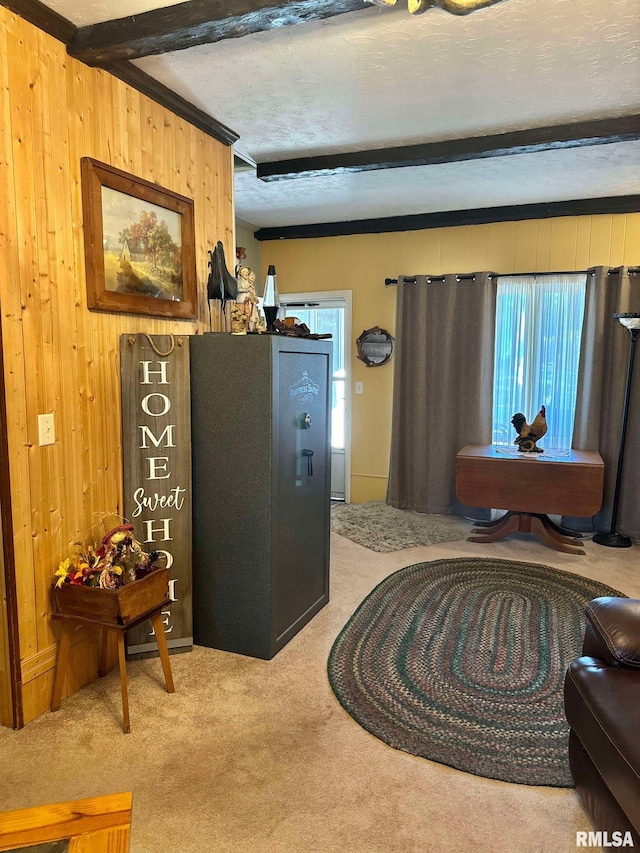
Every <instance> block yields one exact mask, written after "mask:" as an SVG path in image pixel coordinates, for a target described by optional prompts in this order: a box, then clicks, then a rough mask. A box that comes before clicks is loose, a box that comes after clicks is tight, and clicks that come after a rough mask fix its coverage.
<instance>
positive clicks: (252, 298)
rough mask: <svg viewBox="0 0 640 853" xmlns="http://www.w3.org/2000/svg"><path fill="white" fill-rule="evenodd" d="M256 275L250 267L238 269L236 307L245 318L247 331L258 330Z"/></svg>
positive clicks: (258, 313) (258, 314)
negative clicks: (238, 307) (237, 306)
mask: <svg viewBox="0 0 640 853" xmlns="http://www.w3.org/2000/svg"><path fill="white" fill-rule="evenodd" d="M255 281H256V274H255V273H254V271H253V270H252V269H251V267H247V266H240V267H238V299H237V302H238V305H239V306H240V308H241V309H242V311H243V312H244V314H245V316H246V318H247V329H246V330H247V331H248V332H255V331H258V329H259V324H260V312H259V311H258V295H257V293H256V289H255V287H254V285H255Z"/></svg>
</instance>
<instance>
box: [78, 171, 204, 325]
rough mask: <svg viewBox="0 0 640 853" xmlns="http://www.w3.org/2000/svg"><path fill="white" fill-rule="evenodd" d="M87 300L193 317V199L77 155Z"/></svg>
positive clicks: (92, 305)
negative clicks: (78, 160)
mask: <svg viewBox="0 0 640 853" xmlns="http://www.w3.org/2000/svg"><path fill="white" fill-rule="evenodd" d="M80 174H81V179H82V211H83V217H84V250H85V264H86V285H87V307H88V308H89V309H91V310H93V311H123V312H126V313H129V314H149V315H153V316H159V317H172V318H175V319H181V320H193V319H195V318H196V315H197V310H196V309H197V287H196V263H195V228H194V215H193V200H192V199H189V198H186V197H185V196H181V195H178V193H175V192H172V191H171V190H167V189H163V188H162V187H159V186H157V185H156V184H152V183H150V182H149V181H145V180H143V179H142V178H136V177H134V176H133V175H129V174H127V172H123V171H121V170H120V169H116V168H114V167H113V166H109V165H107V164H106V163H100V162H99V161H97V160H92V159H91V158H90V157H83V158H82V160H81V161H80Z"/></svg>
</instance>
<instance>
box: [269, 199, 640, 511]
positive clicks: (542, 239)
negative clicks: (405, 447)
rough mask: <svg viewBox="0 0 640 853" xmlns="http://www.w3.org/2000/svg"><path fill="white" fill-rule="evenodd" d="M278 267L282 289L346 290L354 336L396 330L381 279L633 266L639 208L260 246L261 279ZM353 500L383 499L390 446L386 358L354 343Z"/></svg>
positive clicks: (390, 295) (391, 301)
mask: <svg viewBox="0 0 640 853" xmlns="http://www.w3.org/2000/svg"><path fill="white" fill-rule="evenodd" d="M268 264H275V267H276V271H277V274H278V288H279V291H280V293H287V292H289V293H295V292H309V291H314V290H349V289H350V290H352V291H353V328H352V336H351V337H352V341H355V339H356V338H357V337H358V335H359V334H360V333H361V332H362V331H363V330H364V329H368V328H370V327H372V326H382V327H384V328H386V329H388V330H389V331H390V332H391V333H392V334H395V299H396V289H395V287H386V288H385V286H384V280H385V278H397V277H398V275H415V274H425V273H428V274H431V275H443V274H444V273H452V272H456V273H458V272H461V273H464V272H474V271H477V270H492V271H494V272H497V273H503V274H506V273H516V272H530V271H535V272H549V271H552V270H581V269H586V268H587V267H590V266H597V265H610V266H619V265H621V264H627V265H629V266H635V265H638V264H640V213H633V214H626V215H625V214H621V215H615V216H580V217H559V218H557V219H540V220H532V221H525V222H496V223H491V224H488V225H469V226H460V227H457V228H434V229H430V230H426V231H408V232H402V233H391V234H364V235H355V236H348V237H323V238H316V239H305V240H275V241H268V242H264V243H263V244H262V275H263V277H264V275H265V274H266V269H267V265H268ZM352 365H353V375H352V377H351V378H352V383H353V382H355V381H356V380H360V381H363V382H364V394H363V395H362V396H360V395H358V396H355V395H354V394H353V386H352V397H351V400H352V420H351V424H352V439H351V471H352V474H351V500H352V501H354V502H356V503H357V502H362V501H367V500H384V498H385V495H386V489H387V477H388V467H389V448H390V442H391V399H392V381H393V365H392V362H390V363H388V364H386V365H383V366H382V367H379V368H367V367H365V365H364V364H363V363H362V362H361V361H359V360H358V359H357V358H356V348H355V343H354V344H353V348H352Z"/></svg>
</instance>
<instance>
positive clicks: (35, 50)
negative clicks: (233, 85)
mask: <svg viewBox="0 0 640 853" xmlns="http://www.w3.org/2000/svg"><path fill="white" fill-rule="evenodd" d="M84 156H89V157H93V158H95V159H97V160H100V161H103V162H106V163H109V164H111V165H113V166H116V167H118V168H120V169H124V170H125V171H128V172H130V173H132V174H134V175H137V176H139V177H142V178H145V179H147V180H150V181H152V182H154V183H157V184H159V185H160V186H163V187H166V188H168V189H171V190H174V191H176V192H178V193H181V194H182V195H185V196H188V197H190V198H193V199H194V201H195V231H196V235H195V238H196V261H197V279H198V313H199V319H198V321H197V322H185V321H175V320H165V319H155V318H150V317H144V316H141V315H126V314H115V313H111V314H110V313H105V312H92V311H89V310H87V300H86V290H85V269H84V253H83V228H82V206H81V194H80V158H81V157H84ZM217 240H223V242H224V243H225V249H226V252H227V257H229V258H233V257H234V245H233V210H232V151H231V149H230V148H229V147H227V146H225V145H222V144H221V143H219V142H217V141H216V140H214V139H212V138H211V137H209V136H207V135H206V134H204V133H202V132H201V131H199V130H197V129H195V128H194V127H192V126H191V125H189V124H188V123H187V122H185V121H183V120H182V119H179V118H177V117H176V116H175V115H173V114H172V113H170V112H168V111H167V110H165V109H164V108H162V107H161V106H159V105H158V104H156V103H154V102H153V101H151V100H149V99H148V98H146V97H144V96H143V95H141V94H140V93H138V92H137V91H135V90H134V89H132V88H130V87H128V86H127V85H125V84H124V83H122V82H121V81H120V80H117V79H116V78H115V77H112V76H111V75H109V74H107V73H106V72H104V71H101V70H98V69H94V68H89V67H87V66H85V65H83V64H81V63H79V62H77V61H76V60H74V59H71V58H70V57H69V56H67V53H66V50H65V47H64V45H63V44H61V43H60V42H58V41H56V40H55V39H53V38H51V37H50V36H48V35H46V34H45V33H44V32H42V31H40V30H39V29H37V28H36V27H34V26H32V25H31V24H29V23H27V22H26V21H24V20H22V19H21V18H19V17H17V16H15V15H13V14H12V13H11V12H9V11H8V10H7V9H6V8H4V7H0V311H1V314H2V335H3V344H4V367H5V383H6V396H7V413H8V415H7V418H8V424H7V429H8V443H9V456H10V473H11V485H12V518H13V529H14V539H15V542H14V545H15V556H16V576H17V577H16V580H17V588H18V599H19V633H20V652H21V662H22V682H23V703H24V712H25V721H28V720H30V719H32V718H33V717H35V716H37V715H38V714H40V713H42V712H43V711H45V710H46V709H47V708H48V707H49V702H50V697H51V686H52V678H53V667H54V664H55V654H56V640H57V634H58V626H54V625H52V624H51V621H50V618H49V616H50V598H49V595H50V585H51V581H52V576H53V571H54V570H55V568H56V566H57V563H58V561H59V560H60V558H61V556H63V555H64V554H65V553H66V551H67V549H68V545H69V543H71V542H73V541H74V540H76V539H78V538H84V537H85V536H86V535H87V533H88V531H89V530H90V528H91V527H92V526H93V525H95V524H96V522H97V520H98V514H99V513H102V512H113V511H117V510H118V509H120V508H121V507H122V472H121V466H122V460H121V438H120V435H121V424H120V376H119V356H118V347H119V339H120V335H121V333H123V332H126V333H129V332H148V333H150V334H167V333H169V332H175V333H182V334H189V333H192V332H195V331H198V330H202V329H203V328H204V326H205V323H206V317H207V314H206V280H207V254H206V251H207V249H209V248H211V247H213V246H214V245H215V243H216V241H217ZM45 412H53V413H54V416H55V430H56V437H57V440H56V443H55V445H53V446H50V447H39V446H38V434H37V415H38V414H39V413H45ZM3 639H4V640H6V637H5V638H2V639H0V643H1V642H2V641H3ZM94 653H95V642H94V638H93V637H92V636H90V634H89V632H87V631H86V630H83V631H81V632H80V633H79V634H78V635H77V637H76V642H75V643H74V646H73V649H72V661H71V666H70V673H69V677H68V691H72V690H74V689H77V688H78V687H80V686H81V685H82V684H84V683H86V682H87V681H88V680H89V679H91V678H93V677H95V675H96V671H97V667H96V656H95V654H94ZM1 657H2V655H1V654H0V658H1Z"/></svg>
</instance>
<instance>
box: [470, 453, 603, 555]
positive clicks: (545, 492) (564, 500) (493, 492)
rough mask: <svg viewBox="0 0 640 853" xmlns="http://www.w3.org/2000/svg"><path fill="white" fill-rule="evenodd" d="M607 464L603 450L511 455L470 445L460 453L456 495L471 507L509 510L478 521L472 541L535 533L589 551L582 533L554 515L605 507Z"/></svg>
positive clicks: (559, 546) (564, 547)
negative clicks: (493, 517) (556, 519)
mask: <svg viewBox="0 0 640 853" xmlns="http://www.w3.org/2000/svg"><path fill="white" fill-rule="evenodd" d="M603 486H604V463H603V461H602V458H601V456H600V454H599V453H596V452H595V451H590V450H571V451H567V452H566V455H560V454H553V453H552V452H551V453H549V454H548V455H545V454H543V453H540V454H537V453H536V454H534V453H517V452H515V453H511V452H509V451H508V450H506V449H505V448H499V447H496V446H494V445H490V444H489V445H485V444H469V445H467V446H466V447H463V448H462V450H461V451H460V452H459V453H458V454H457V455H456V497H457V498H458V500H459V501H461V502H462V503H463V504H466V505H467V506H472V507H484V508H487V509H506V510H508V512H507V513H506V514H505V515H503V516H502V517H501V518H499V519H497V520H496V521H489V522H476V528H474V530H472V531H471V532H472V534H473V536H470V537H469V539H468V541H469V542H498V541H500V540H501V539H504V538H505V537H506V536H509V535H510V534H511V533H534V534H535V535H537V536H538V537H539V538H540V539H541V540H542V541H543V542H544V543H545V545H548V546H549V547H550V548H554V549H555V550H556V551H563V552H565V553H567V554H584V551H582V550H580V547H579V546H580V544H581V542H580V539H579V538H578V537H579V534H576V533H575V532H574V531H571V530H567V529H566V528H564V527H561V526H560V525H558V524H556V523H555V522H554V521H552V520H551V519H550V518H549V516H550V515H568V516H577V517H589V516H592V515H595V514H596V513H597V512H598V511H599V509H600V507H601V506H602V493H603Z"/></svg>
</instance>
